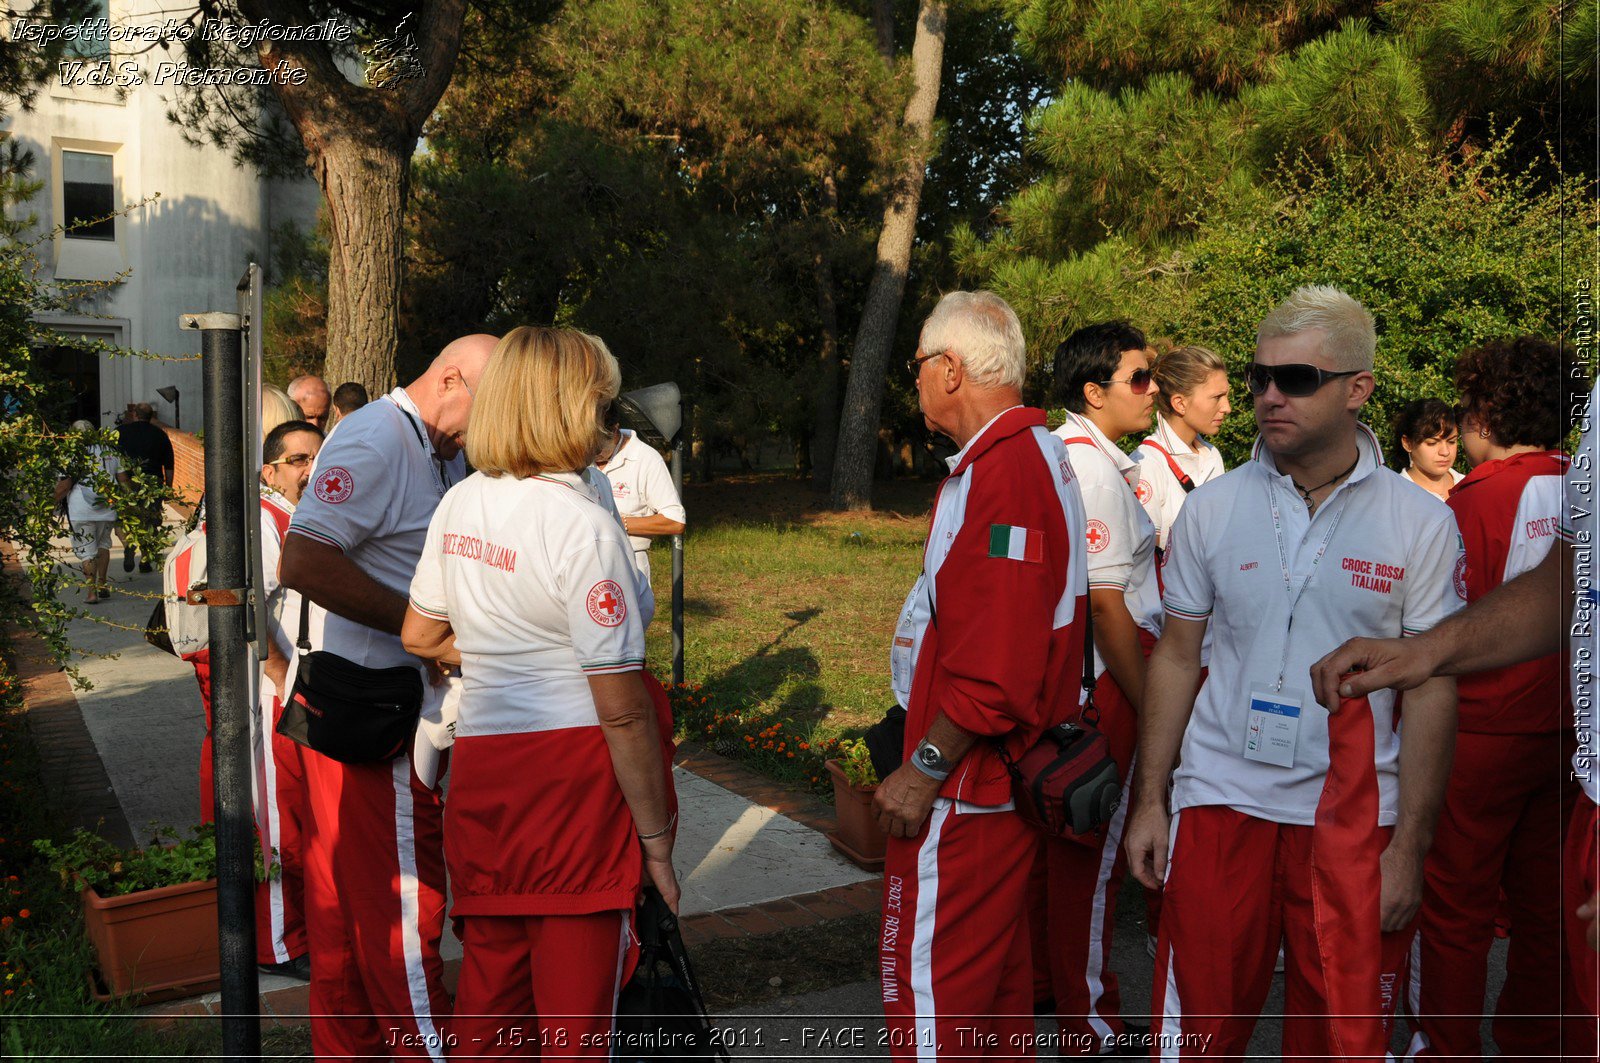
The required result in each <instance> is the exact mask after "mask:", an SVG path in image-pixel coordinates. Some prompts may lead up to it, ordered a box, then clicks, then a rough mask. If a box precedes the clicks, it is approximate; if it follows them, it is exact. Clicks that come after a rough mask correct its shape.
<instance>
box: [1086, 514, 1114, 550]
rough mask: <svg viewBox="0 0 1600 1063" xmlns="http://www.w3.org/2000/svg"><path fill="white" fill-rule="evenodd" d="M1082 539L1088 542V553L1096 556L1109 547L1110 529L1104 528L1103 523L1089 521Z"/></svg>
mask: <svg viewBox="0 0 1600 1063" xmlns="http://www.w3.org/2000/svg"><path fill="white" fill-rule="evenodd" d="M1084 538H1086V539H1088V540H1089V552H1090V553H1091V554H1098V553H1099V552H1100V551H1102V550H1104V549H1105V548H1106V547H1108V546H1110V545H1111V529H1109V528H1107V527H1106V525H1105V521H1100V520H1091V521H1090V522H1089V530H1088V532H1086V533H1085V535H1084Z"/></svg>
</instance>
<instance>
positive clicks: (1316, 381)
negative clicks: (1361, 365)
mask: <svg viewBox="0 0 1600 1063" xmlns="http://www.w3.org/2000/svg"><path fill="white" fill-rule="evenodd" d="M1363 371H1364V370H1361V369H1320V368H1318V367H1317V366H1314V365H1307V364H1305V363H1304V362H1290V363H1288V364H1287V365H1262V364H1261V363H1260V362H1251V363H1250V369H1249V370H1248V372H1247V373H1246V374H1245V383H1246V384H1247V385H1248V386H1249V388H1250V394H1252V395H1265V394H1266V393H1267V385H1268V384H1277V385H1278V390H1279V391H1280V392H1282V393H1283V394H1284V395H1285V396H1287V397H1288V398H1291V399H1299V398H1304V397H1305V396H1307V395H1315V394H1316V393H1317V392H1318V391H1319V390H1320V389H1321V388H1322V385H1324V384H1326V383H1327V382H1328V381H1330V380H1334V379H1336V378H1338V377H1342V376H1355V375H1356V374H1357V373H1360V372H1363Z"/></svg>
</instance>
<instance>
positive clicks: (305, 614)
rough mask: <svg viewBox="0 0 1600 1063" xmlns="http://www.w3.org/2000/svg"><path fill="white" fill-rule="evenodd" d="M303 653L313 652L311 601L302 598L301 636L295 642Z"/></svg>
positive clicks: (303, 596) (302, 596)
mask: <svg viewBox="0 0 1600 1063" xmlns="http://www.w3.org/2000/svg"><path fill="white" fill-rule="evenodd" d="M294 644H295V645H296V646H297V647H299V649H300V652H301V653H310V652H311V599H310V598H307V597H306V596H305V595H303V594H302V595H301V596H300V635H299V637H298V638H296V639H295V640H294Z"/></svg>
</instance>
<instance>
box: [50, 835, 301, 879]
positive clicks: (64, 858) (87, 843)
mask: <svg viewBox="0 0 1600 1063" xmlns="http://www.w3.org/2000/svg"><path fill="white" fill-rule="evenodd" d="M33 846H34V848H35V849H37V850H38V851H39V855H40V856H42V857H44V859H45V860H46V861H48V863H49V865H50V868H51V870H53V871H55V872H56V874H58V875H60V876H61V883H62V885H64V886H65V885H72V884H76V885H77V886H78V887H83V886H89V887H91V888H93V889H94V891H95V892H96V893H98V894H100V895H101V896H102V897H120V896H123V895H125V894H129V893H138V892H140V891H141V890H153V889H160V888H161V887H163V886H181V885H183V884H185V883H189V882H204V881H206V880H207V879H212V878H216V877H217V835H216V829H215V827H214V826H213V825H212V824H209V823H207V824H202V825H201V826H198V827H194V828H193V829H192V830H191V831H190V834H189V837H187V838H184V837H180V836H179V834H178V832H177V831H175V830H173V829H172V828H171V827H154V828H153V833H152V835H151V838H150V844H149V845H146V846H144V847H142V848H135V849H122V848H119V847H118V846H115V845H113V844H111V843H110V842H108V841H106V840H105V839H104V838H102V837H100V836H99V835H98V834H95V833H93V832H91V831H86V830H84V829H83V828H81V827H80V828H78V830H77V831H76V832H75V833H74V834H73V835H72V837H71V838H69V839H68V840H66V841H64V842H61V843H59V844H57V843H56V842H53V841H51V840H50V839H48V838H39V839H36V840H35V841H34V843H33ZM274 856H276V851H274ZM281 869H282V865H281V864H279V863H278V862H277V861H276V860H274V861H273V863H272V865H271V867H270V868H269V867H268V866H267V865H266V864H265V863H264V862H263V860H262V858H261V846H260V843H259V842H258V843H257V844H256V846H255V873H256V881H258V882H263V881H266V879H267V878H269V877H271V878H276V877H277V876H278V874H279V872H280V871H281Z"/></svg>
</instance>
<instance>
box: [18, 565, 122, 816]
mask: <svg viewBox="0 0 1600 1063" xmlns="http://www.w3.org/2000/svg"><path fill="white" fill-rule="evenodd" d="M20 568H21V563H20V561H19V560H18V558H17V553H16V547H15V546H13V545H12V544H11V543H0V569H3V572H4V578H6V579H15V578H18V577H19V575H20ZM6 639H7V640H8V641H9V642H10V645H11V649H12V652H13V663H14V664H15V666H16V669H17V678H18V680H19V681H20V682H21V683H22V714H23V717H24V719H26V720H27V721H28V731H29V734H30V735H31V737H32V740H33V745H34V748H35V749H36V750H37V751H38V753H39V769H40V774H41V775H42V776H43V777H44V784H45V786H46V787H47V788H48V790H49V791H50V792H51V793H53V794H56V795H57V796H58V797H60V798H63V799H64V803H65V804H67V805H69V806H70V808H68V809H65V810H64V811H68V812H69V813H70V814H71V815H70V817H69V823H71V825H73V826H78V827H82V828H84V829H85V830H90V831H95V832H96V833H98V834H100V835H101V836H102V837H104V838H105V839H106V840H107V841H109V842H111V843H112V844H113V845H117V846H121V847H123V848H129V847H131V846H132V845H133V829H132V828H131V827H130V826H129V825H128V817H127V815H126V814H125V813H124V812H123V811H122V804H121V803H120V802H119V801H118V800H117V793H116V790H115V789H114V788H113V787H112V785H111V776H110V775H108V774H107V773H106V766H105V763H104V762H103V761H102V760H101V759H100V752H99V750H97V749H96V748H95V744H94V738H93V736H91V735H90V734H89V727H88V725H87V724H85V723H84V721H83V709H82V707H81V706H80V705H79V704H78V696H77V695H76V694H75V693H74V692H73V689H72V682H71V680H69V679H68V678H67V675H66V673H65V672H63V671H62V670H61V667H60V666H59V665H58V664H57V663H56V662H55V661H54V660H52V659H51V657H50V654H49V653H48V652H47V651H46V650H45V648H44V644H43V642H41V641H40V639H39V637H38V636H37V635H35V634H33V632H31V631H27V630H24V629H22V628H19V627H16V626H15V625H12V626H10V627H8V628H7V629H6Z"/></svg>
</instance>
